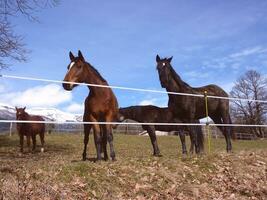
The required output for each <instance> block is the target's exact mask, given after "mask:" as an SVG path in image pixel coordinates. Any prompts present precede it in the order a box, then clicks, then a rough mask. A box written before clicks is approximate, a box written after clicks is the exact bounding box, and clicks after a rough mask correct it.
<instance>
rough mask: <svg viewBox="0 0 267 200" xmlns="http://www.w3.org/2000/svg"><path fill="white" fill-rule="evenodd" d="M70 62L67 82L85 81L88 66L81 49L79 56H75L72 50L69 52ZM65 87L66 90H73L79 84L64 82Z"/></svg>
mask: <svg viewBox="0 0 267 200" xmlns="http://www.w3.org/2000/svg"><path fill="white" fill-rule="evenodd" d="M69 57H70V64H69V65H68V71H67V73H66V75H65V78H64V81H66V82H76V83H83V82H84V81H85V74H86V73H85V70H86V68H87V63H86V61H85V59H84V57H83V55H82V52H81V51H80V50H79V52H78V57H75V56H74V55H73V54H72V53H71V51H70V53H69ZM62 85H63V88H64V89H65V90H72V89H73V88H74V87H75V86H77V84H72V83H63V84H62Z"/></svg>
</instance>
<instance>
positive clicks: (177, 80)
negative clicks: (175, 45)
mask: <svg viewBox="0 0 267 200" xmlns="http://www.w3.org/2000/svg"><path fill="white" fill-rule="evenodd" d="M170 70H171V73H172V76H173V78H174V80H175V82H177V83H182V85H184V86H186V87H187V88H191V86H190V85H189V84H188V83H186V82H184V81H183V80H182V79H181V77H180V76H179V75H178V74H177V73H176V71H175V70H174V69H173V67H172V66H171V65H170Z"/></svg>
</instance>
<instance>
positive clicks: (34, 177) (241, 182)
mask: <svg viewBox="0 0 267 200" xmlns="http://www.w3.org/2000/svg"><path fill="white" fill-rule="evenodd" d="M82 141H83V136H82V135H74V134H61V135H59V134H54V135H53V134H52V135H48V136H47V137H46V147H45V152H44V153H40V147H38V148H37V152H35V153H30V152H26V153H24V154H20V153H19V146H18V143H19V141H18V137H17V136H16V135H14V136H11V137H10V136H0V163H1V164H0V199H242V200H243V199H267V167H266V165H267V140H255V141H234V142H233V146H234V152H233V153H230V154H227V153H226V152H225V150H224V149H225V142H224V140H222V139H216V140H215V139H214V140H212V147H211V151H212V153H207V152H206V153H205V154H203V155H201V156H198V157H197V156H195V155H193V156H189V155H188V156H182V155H181V145H180V142H179V140H178V137H175V136H161V137H158V142H159V147H160V149H161V153H162V155H163V157H153V156H152V147H151V144H150V141H149V138H148V137H144V136H127V135H116V136H115V139H114V141H115V150H116V154H117V161H115V162H112V161H107V162H105V161H101V162H94V161H93V160H94V159H93V158H94V157H95V150H94V145H93V138H92V137H90V143H89V149H88V152H89V154H88V158H89V159H88V160H87V161H81V153H82V149H83V142H82ZM37 142H39V140H38V141H37ZM188 146H189V145H188ZM26 150H27V148H26Z"/></svg>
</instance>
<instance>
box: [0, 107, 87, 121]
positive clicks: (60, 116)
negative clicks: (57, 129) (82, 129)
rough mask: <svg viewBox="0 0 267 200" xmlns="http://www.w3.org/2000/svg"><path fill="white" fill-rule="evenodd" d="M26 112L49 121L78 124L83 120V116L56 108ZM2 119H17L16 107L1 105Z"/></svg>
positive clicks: (32, 109) (34, 109)
mask: <svg viewBox="0 0 267 200" xmlns="http://www.w3.org/2000/svg"><path fill="white" fill-rule="evenodd" d="M26 112H28V113H29V114H31V115H40V116H42V117H44V119H45V120H48V121H58V122H76V121H81V120H82V117H81V116H82V115H78V114H71V113H67V112H63V111H61V110H59V109H55V108H29V109H28V108H27V109H26ZM0 119H16V109H15V107H12V106H8V105H5V104H0Z"/></svg>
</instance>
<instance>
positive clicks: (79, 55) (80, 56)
mask: <svg viewBox="0 0 267 200" xmlns="http://www.w3.org/2000/svg"><path fill="white" fill-rule="evenodd" d="M78 57H79V58H80V59H81V60H82V61H85V60H84V57H83V54H82V52H81V51H80V50H79V51H78Z"/></svg>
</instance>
